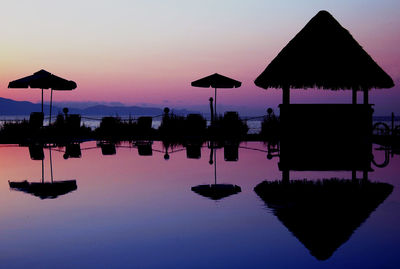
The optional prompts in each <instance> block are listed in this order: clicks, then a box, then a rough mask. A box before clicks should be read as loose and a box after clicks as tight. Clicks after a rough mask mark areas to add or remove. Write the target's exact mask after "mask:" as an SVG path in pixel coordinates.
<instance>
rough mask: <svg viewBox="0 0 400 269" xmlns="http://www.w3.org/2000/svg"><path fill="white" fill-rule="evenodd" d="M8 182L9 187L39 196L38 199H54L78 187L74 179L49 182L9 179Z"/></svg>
mask: <svg viewBox="0 0 400 269" xmlns="http://www.w3.org/2000/svg"><path fill="white" fill-rule="evenodd" d="M8 183H9V185H10V188H12V189H14V190H18V191H22V192H25V193H30V194H32V195H34V196H37V197H40V199H54V198H57V197H58V196H60V195H64V194H67V193H69V192H71V191H74V190H76V189H77V188H78V187H77V185H76V180H65V181H54V182H51V183H49V182H46V183H38V182H32V183H29V182H28V181H26V180H25V181H22V182H10V181H9V182H8Z"/></svg>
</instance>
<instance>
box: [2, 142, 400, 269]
mask: <svg viewBox="0 0 400 269" xmlns="http://www.w3.org/2000/svg"><path fill="white" fill-rule="evenodd" d="M80 146H81V150H82V151H81V152H82V157H81V158H68V159H64V158H63V155H64V152H63V149H53V150H52V153H51V154H52V168H53V177H54V180H55V181H61V180H71V179H75V180H76V183H77V189H76V190H75V191H72V192H69V193H67V194H64V195H60V196H58V197H57V198H55V199H40V198H39V197H36V196H34V195H31V194H29V193H24V192H21V191H16V190H12V189H10V187H9V183H8V181H23V180H28V181H29V182H32V181H33V182H35V181H36V182H40V180H41V176H42V174H41V172H42V165H41V161H36V160H31V158H30V155H29V150H28V148H27V147H17V146H12V145H11V146H7V145H3V146H1V147H0V173H1V178H0V268H301V267H303V268H400V256H399V252H398V251H399V247H400V191H399V189H400V188H399V187H400V184H399V182H400V181H399V174H400V158H399V155H394V156H393V157H392V158H391V160H390V162H389V165H388V166H386V167H385V168H377V167H374V166H373V169H374V172H371V173H369V179H370V180H371V181H378V182H384V183H388V184H391V185H393V187H394V189H393V192H392V193H391V194H390V195H389V196H388V197H387V198H386V199H385V201H384V202H383V203H381V204H380V205H379V206H378V207H377V209H376V210H375V211H374V212H371V214H370V215H369V217H368V218H367V219H366V220H365V221H364V222H363V223H361V224H360V227H358V228H357V229H356V230H355V231H354V232H353V234H352V235H351V237H350V238H349V239H348V241H347V242H344V243H343V244H341V246H340V247H339V248H338V249H337V250H336V251H335V252H334V253H333V254H332V256H331V257H330V258H328V259H326V260H323V261H321V260H318V259H317V258H316V257H314V256H313V255H312V254H311V253H310V250H309V249H307V248H306V247H305V246H304V245H303V244H302V243H301V242H300V241H299V239H298V238H296V236H294V235H293V234H292V233H291V232H290V230H289V229H288V228H287V227H286V226H285V225H284V224H283V223H282V222H281V221H280V220H279V219H278V218H277V217H276V216H275V215H274V214H273V211H272V210H271V209H270V208H269V207H268V206H267V205H266V204H265V203H264V201H263V200H262V199H261V198H260V197H259V196H258V195H257V194H256V193H255V191H254V187H255V186H257V185H258V184H259V183H261V182H263V181H264V180H268V181H274V180H279V179H281V177H282V176H281V172H280V171H279V169H278V162H279V158H277V157H275V158H273V159H272V160H268V159H267V158H266V155H267V153H266V152H264V151H266V150H267V148H266V146H265V145H263V144H262V143H257V142H251V143H242V144H241V145H240V146H241V148H240V149H239V159H238V161H236V162H227V161H225V160H224V150H223V149H219V150H217V153H216V155H217V170H216V174H217V182H218V183H228V184H234V185H238V186H240V187H241V192H240V193H238V194H234V195H231V196H229V197H226V198H223V199H221V200H212V199H209V198H207V197H203V196H201V195H199V194H197V193H195V192H193V191H192V190H191V188H192V187H194V186H197V185H201V184H213V183H214V165H210V164H209V157H210V149H208V148H207V147H203V148H202V149H201V158H200V159H188V158H187V156H186V151H185V150H179V148H176V149H175V152H174V153H170V158H169V160H165V159H164V153H163V147H162V144H161V143H159V142H154V144H153V146H152V147H153V152H152V156H139V154H138V150H137V149H136V148H132V147H130V146H129V144H121V145H120V146H119V147H117V149H116V154H115V155H110V156H106V155H102V152H101V149H100V148H98V147H96V143H95V142H86V143H82V144H81V145H80ZM377 147H378V146H374V148H377ZM254 149H258V150H254ZM44 153H45V159H44V166H45V167H44V168H45V169H44V177H45V181H50V177H51V175H50V172H51V171H50V158H49V149H45V150H44ZM374 155H375V159H376V160H379V161H383V159H384V152H382V151H374ZM290 175H291V179H305V178H307V179H308V180H318V179H322V178H346V179H349V178H351V173H350V172H291V174H290ZM358 176H359V177H361V174H359V175H358ZM342 221H343V222H346V219H343V220H342ZM330 229H331V228H330ZM330 232H332V231H331V230H329V229H327V230H326V233H330Z"/></svg>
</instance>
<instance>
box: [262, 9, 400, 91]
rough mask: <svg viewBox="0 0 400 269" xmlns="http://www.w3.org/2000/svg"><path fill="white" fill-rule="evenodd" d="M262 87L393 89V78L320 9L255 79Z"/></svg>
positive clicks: (329, 15) (327, 13)
mask: <svg viewBox="0 0 400 269" xmlns="http://www.w3.org/2000/svg"><path fill="white" fill-rule="evenodd" d="M255 84H256V85H257V86H259V87H261V88H264V89H268V88H282V87H283V86H289V87H290V88H314V87H317V88H322V89H330V90H338V89H353V88H354V89H357V90H364V89H371V88H391V87H393V86H394V83H393V80H392V79H391V77H390V76H389V75H388V74H386V73H385V71H383V70H382V68H380V67H379V66H378V64H377V63H376V62H375V61H374V60H373V59H372V58H371V56H369V55H368V53H367V52H365V50H364V49H363V48H362V47H361V46H360V45H359V44H358V43H357V41H356V40H355V39H354V38H353V37H352V35H351V34H350V33H349V32H348V31H347V30H346V29H345V28H343V27H342V26H341V25H340V24H339V23H338V22H337V21H336V20H335V18H333V16H332V15H331V14H330V13H329V12H327V11H320V12H318V14H317V15H316V16H315V17H313V18H312V19H311V20H310V21H309V22H308V23H307V25H306V26H305V27H304V28H303V29H302V30H301V31H300V32H299V33H298V34H297V35H296V36H295V37H294V38H293V39H292V40H291V41H290V42H289V43H288V44H287V45H286V47H284V48H283V49H282V51H281V52H280V53H279V54H278V56H276V58H275V59H274V60H273V61H272V62H271V63H270V64H269V65H268V66H267V68H266V69H265V70H264V72H263V73H261V75H260V76H259V77H258V78H257V79H256V80H255Z"/></svg>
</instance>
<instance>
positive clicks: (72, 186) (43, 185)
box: [8, 144, 79, 199]
mask: <svg viewBox="0 0 400 269" xmlns="http://www.w3.org/2000/svg"><path fill="white" fill-rule="evenodd" d="M78 145H79V144H78ZM51 150H52V149H51V147H49V157H50V171H51V182H45V180H44V152H43V145H37V144H36V145H30V146H29V154H30V157H31V159H32V160H40V161H41V162H42V178H41V182H29V181H27V180H24V181H19V182H18V181H8V184H9V186H10V188H11V190H15V191H21V192H24V193H29V194H32V195H34V196H36V197H39V198H40V199H55V198H57V197H59V196H61V195H65V194H67V193H69V192H72V191H74V190H76V189H77V188H78V187H77V184H76V180H63V181H54V179H53V164H52V155H51Z"/></svg>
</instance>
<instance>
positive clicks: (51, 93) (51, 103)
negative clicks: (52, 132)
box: [49, 89, 53, 126]
mask: <svg viewBox="0 0 400 269" xmlns="http://www.w3.org/2000/svg"><path fill="white" fill-rule="evenodd" d="M52 105H53V89H51V91H50V117H49V126H50V124H51V107H52Z"/></svg>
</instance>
